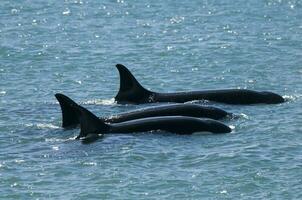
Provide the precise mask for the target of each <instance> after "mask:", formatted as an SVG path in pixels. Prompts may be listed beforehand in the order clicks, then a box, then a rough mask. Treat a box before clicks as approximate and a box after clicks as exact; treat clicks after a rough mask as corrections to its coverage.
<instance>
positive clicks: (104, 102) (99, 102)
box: [82, 98, 116, 105]
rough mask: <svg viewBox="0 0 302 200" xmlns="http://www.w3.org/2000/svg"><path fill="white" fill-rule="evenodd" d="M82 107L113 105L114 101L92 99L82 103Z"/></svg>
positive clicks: (112, 99)
mask: <svg viewBox="0 0 302 200" xmlns="http://www.w3.org/2000/svg"><path fill="white" fill-rule="evenodd" d="M82 104H84V105H114V104H116V103H115V100H114V98H111V99H94V100H88V101H85V102H82Z"/></svg>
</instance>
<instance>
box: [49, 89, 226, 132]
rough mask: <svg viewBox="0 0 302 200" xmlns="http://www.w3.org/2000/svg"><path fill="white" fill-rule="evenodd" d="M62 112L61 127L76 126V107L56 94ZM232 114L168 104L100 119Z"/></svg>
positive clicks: (215, 116) (108, 121)
mask: <svg viewBox="0 0 302 200" xmlns="http://www.w3.org/2000/svg"><path fill="white" fill-rule="evenodd" d="M55 96H56V98H57V100H58V101H59V103H60V106H61V110H62V121H63V123H62V126H63V127H64V128H70V127H74V126H77V125H78V124H79V123H80V121H79V119H78V116H77V114H76V112H75V110H74V107H73V106H72V105H77V104H76V103H75V102H74V101H73V100H72V99H70V98H69V97H67V96H65V95H63V94H56V95H55ZM231 115H232V114H230V113H227V112H226V111H224V110H222V109H219V108H216V107H210V106H201V105H196V104H170V105H162V106H153V107H148V108H145V109H140V110H134V111H131V112H127V113H121V114H118V115H115V116H111V117H104V118H100V119H102V120H103V121H104V122H106V123H118V122H124V121H129V120H134V119H140V118H146V117H158V116H189V117H199V118H211V119H222V118H224V117H226V116H231Z"/></svg>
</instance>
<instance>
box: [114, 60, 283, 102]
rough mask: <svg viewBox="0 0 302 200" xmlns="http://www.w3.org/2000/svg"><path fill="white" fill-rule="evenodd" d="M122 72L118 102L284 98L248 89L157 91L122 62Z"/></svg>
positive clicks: (272, 100) (120, 67)
mask: <svg viewBox="0 0 302 200" xmlns="http://www.w3.org/2000/svg"><path fill="white" fill-rule="evenodd" d="M116 67H117V69H118V71H119V74H120V89H119V92H118V94H117V95H116V97H115V100H116V102H118V103H134V104H140V103H153V102H176V103H184V102H187V101H192V100H209V101H215V102H220V103H226V104H244V105H247V104H259V103H263V104H277V103H282V102H284V98H283V97H282V96H280V95H278V94H275V93H272V92H258V91H253V90H247V89H224V90H204V91H191V92H175V93H157V92H152V91H149V90H147V89H145V88H144V87H143V86H142V85H141V84H140V83H139V82H138V81H137V80H136V78H135V77H134V76H133V75H132V74H131V72H130V71H129V70H128V69H127V68H126V67H125V66H124V65H121V64H117V65H116Z"/></svg>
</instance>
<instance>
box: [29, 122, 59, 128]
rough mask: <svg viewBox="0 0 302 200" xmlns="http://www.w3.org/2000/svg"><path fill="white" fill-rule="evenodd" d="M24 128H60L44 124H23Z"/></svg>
mask: <svg viewBox="0 0 302 200" xmlns="http://www.w3.org/2000/svg"><path fill="white" fill-rule="evenodd" d="M25 126H26V127H36V128H38V129H59V128H61V127H60V126H56V125H53V124H44V123H39V124H31V123H30V124H25Z"/></svg>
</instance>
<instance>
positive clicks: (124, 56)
mask: <svg viewBox="0 0 302 200" xmlns="http://www.w3.org/2000/svg"><path fill="white" fill-rule="evenodd" d="M301 19H302V1H300V0H249V1H243V0H239V1H227V0H219V1H218V0H213V1H207V0H201V1H197V0H190V1H189V0H183V1H172V0H167V1H146V0H141V1H135V0H133V1H130V0H129V1H128V0H117V1H109V0H105V1H97V0H70V1H69V0H65V1H55V0H49V1H36V0H34V1H29V0H24V1H17V0H16V1H13V0H1V2H0V149H1V150H0V199H302V156H301V152H302V128H301V124H302V100H301V99H302V20H301ZM117 63H122V64H124V65H126V66H127V67H129V69H130V70H131V71H132V72H133V74H134V75H135V76H136V77H137V79H138V80H139V81H140V82H141V83H142V85H144V86H145V87H146V88H149V89H151V90H153V91H159V92H168V91H189V90H202V89H222V88H248V89H254V90H259V91H261V90H268V91H272V92H276V93H279V94H281V95H282V96H284V97H285V98H286V99H287V102H286V103H283V104H279V105H251V106H231V105H225V104H218V103H210V102H196V103H203V104H207V105H214V106H217V107H219V108H223V109H225V110H227V111H229V112H233V113H235V114H237V115H239V116H240V117H239V119H236V120H235V119H234V120H226V121H224V122H225V123H226V124H228V125H229V126H231V127H233V131H232V133H230V134H222V135H211V134H206V135H202V134H194V135H185V136H183V135H174V134H169V133H141V134H128V135H122V134H120V135H106V136H105V137H104V138H103V139H101V140H98V141H97V142H94V143H92V144H89V145H85V144H82V143H81V142H79V141H77V140H74V137H75V136H76V135H77V134H78V133H79V129H75V130H68V131H64V130H63V129H62V128H61V127H60V126H61V111H60V107H59V104H58V103H57V101H56V99H55V98H54V94H55V93H57V92H61V93H64V94H66V95H68V96H70V97H71V98H72V99H74V100H75V101H77V102H79V103H80V104H81V105H83V106H85V107H86V108H88V109H90V110H91V111H92V112H94V113H96V114H97V115H98V116H108V115H111V114H116V113H119V112H125V111H128V110H132V109H135V108H144V107H146V106H148V105H117V104H116V103H114V100H113V97H114V96H115V95H116V93H117V91H118V88H119V75H118V72H117V70H116V68H115V64H117Z"/></svg>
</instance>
